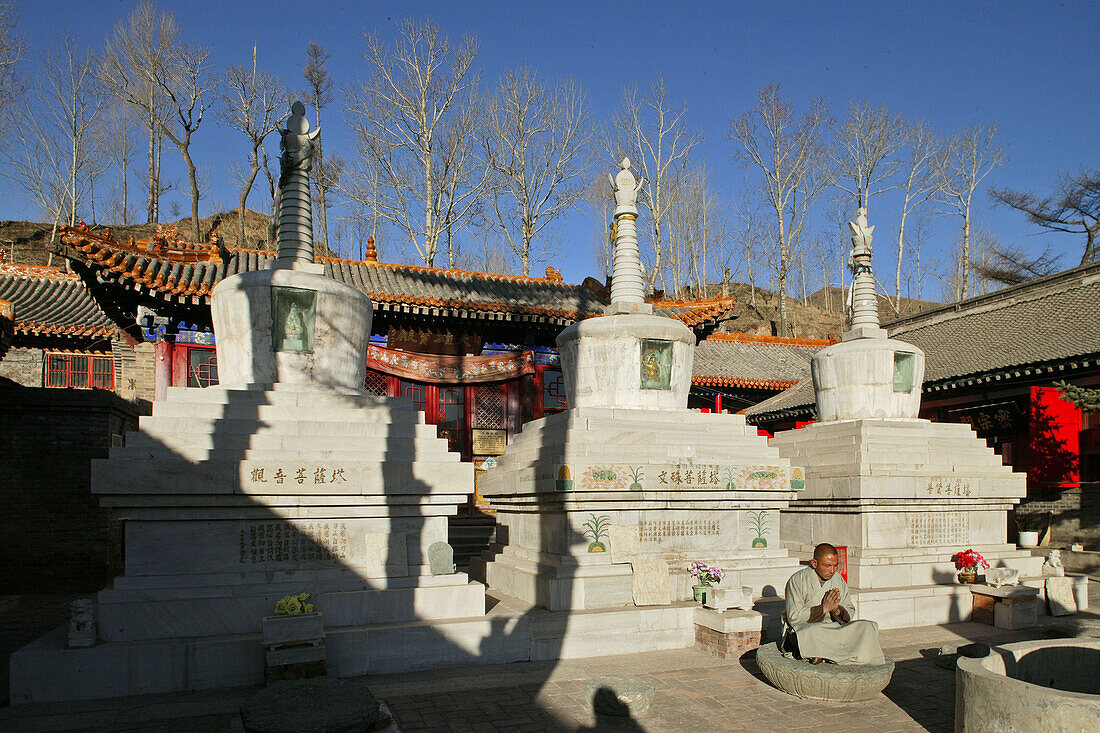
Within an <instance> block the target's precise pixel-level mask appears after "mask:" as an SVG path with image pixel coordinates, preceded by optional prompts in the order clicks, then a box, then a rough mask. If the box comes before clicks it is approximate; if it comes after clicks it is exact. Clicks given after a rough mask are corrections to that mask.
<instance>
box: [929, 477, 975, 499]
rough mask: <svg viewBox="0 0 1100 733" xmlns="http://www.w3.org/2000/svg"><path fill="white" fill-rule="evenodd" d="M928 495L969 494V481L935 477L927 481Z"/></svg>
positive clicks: (970, 491) (971, 491)
mask: <svg viewBox="0 0 1100 733" xmlns="http://www.w3.org/2000/svg"><path fill="white" fill-rule="evenodd" d="M927 490H928V496H970V495H971V493H973V489H971V488H970V482H969V481H964V480H963V479H961V478H956V479H951V478H942V477H936V478H933V479H931V480H929V482H928V489H927Z"/></svg>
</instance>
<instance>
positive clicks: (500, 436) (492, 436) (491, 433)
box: [470, 428, 508, 456]
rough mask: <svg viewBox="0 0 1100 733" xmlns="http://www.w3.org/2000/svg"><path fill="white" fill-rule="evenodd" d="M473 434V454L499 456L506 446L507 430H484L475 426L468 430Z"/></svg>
mask: <svg viewBox="0 0 1100 733" xmlns="http://www.w3.org/2000/svg"><path fill="white" fill-rule="evenodd" d="M470 432H471V433H472V434H473V435H472V437H473V443H474V446H473V448H474V451H473V452H474V455H476V456H499V455H502V454H503V453H504V450H505V449H506V448H507V447H508V431H507V430H485V429H479V428H475V429H474V430H472V431H470Z"/></svg>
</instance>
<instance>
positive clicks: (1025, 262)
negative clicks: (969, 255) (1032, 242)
mask: <svg viewBox="0 0 1100 733" xmlns="http://www.w3.org/2000/svg"><path fill="white" fill-rule="evenodd" d="M1059 259H1061V257H1060V255H1058V254H1056V253H1055V252H1054V251H1053V250H1052V249H1051V248H1050V247H1049V246H1047V247H1045V248H1044V249H1043V251H1042V252H1040V253H1039V254H1037V255H1036V254H1030V253H1028V252H1027V251H1025V250H1024V248H1023V247H1021V246H1019V245H1011V244H1001V243H1000V242H997V241H996V240H992V241H991V242H990V244H989V248H988V253H987V257H986V258H985V260H983V261H982V262H981V263H977V264H975V265H974V273H975V275H976V276H977V277H979V278H981V279H982V280H983V281H985V282H989V283H993V284H995V285H1018V284H1020V283H1022V282H1026V281H1028V280H1034V279H1035V278H1037V277H1043V276H1045V275H1052V274H1054V273H1055V272H1057V271H1058V270H1059V262H1058V261H1059Z"/></svg>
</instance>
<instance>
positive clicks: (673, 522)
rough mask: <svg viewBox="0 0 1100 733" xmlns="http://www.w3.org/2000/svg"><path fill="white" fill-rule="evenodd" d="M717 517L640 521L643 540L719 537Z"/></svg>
mask: <svg viewBox="0 0 1100 733" xmlns="http://www.w3.org/2000/svg"><path fill="white" fill-rule="evenodd" d="M718 532H719V523H718V520H717V519H659V520H657V521H648V522H647V521H642V522H639V523H638V538H639V539H640V540H641V541H642V542H650V543H652V542H660V541H661V540H664V539H667V538H669V537H717V536H718Z"/></svg>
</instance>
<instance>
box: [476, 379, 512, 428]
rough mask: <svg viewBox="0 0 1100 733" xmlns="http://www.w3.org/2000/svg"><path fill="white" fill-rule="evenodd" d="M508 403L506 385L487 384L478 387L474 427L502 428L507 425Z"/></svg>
mask: <svg viewBox="0 0 1100 733" xmlns="http://www.w3.org/2000/svg"><path fill="white" fill-rule="evenodd" d="M507 419H508V405H507V395H506V393H505V389H504V385H502V384H486V385H483V386H481V387H478V388H477V394H476V396H475V399H474V425H473V426H474V427H475V428H487V429H500V428H503V427H505V426H506V425H507Z"/></svg>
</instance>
